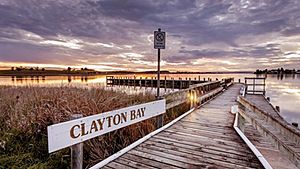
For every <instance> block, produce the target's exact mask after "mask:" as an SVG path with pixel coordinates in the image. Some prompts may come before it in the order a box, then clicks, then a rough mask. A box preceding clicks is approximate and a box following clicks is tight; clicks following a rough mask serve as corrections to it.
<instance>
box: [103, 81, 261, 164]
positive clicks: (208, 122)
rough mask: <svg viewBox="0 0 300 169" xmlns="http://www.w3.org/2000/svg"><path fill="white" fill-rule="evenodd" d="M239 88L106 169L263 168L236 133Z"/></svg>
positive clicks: (187, 117)
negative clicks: (234, 107)
mask: <svg viewBox="0 0 300 169" xmlns="http://www.w3.org/2000/svg"><path fill="white" fill-rule="evenodd" d="M240 87H241V85H239V84H235V85H233V86H232V87H230V88H229V89H228V90H226V91H225V92H224V93H222V94H221V95H219V96H218V97H216V98H215V99H214V100H212V101H210V102H209V103H208V104H205V105H204V106H202V107H201V108H200V109H195V110H194V111H193V112H192V113H191V114H189V115H188V116H186V117H184V118H183V119H181V120H180V121H178V122H177V123H175V124H174V125H172V126H171V127H169V128H167V129H166V130H164V131H162V132H160V133H159V134H157V135H154V136H153V137H151V138H150V139H148V140H147V141H145V142H144V143H142V144H140V145H139V146H137V147H135V148H134V149H132V150H130V151H128V152H127V153H126V154H124V155H122V156H120V157H119V158H117V159H115V160H114V161H112V162H110V163H108V164H107V165H106V166H104V167H103V168H122V169H123V168H124V169H126V168H211V169H212V168H222V169H223V168H263V167H262V165H261V164H260V162H259V161H258V159H257V158H256V157H255V156H254V154H253V153H252V151H251V150H250V149H249V148H248V147H247V145H246V144H245V143H244V142H243V140H242V139H241V138H240V137H239V136H238V135H237V133H236V132H235V131H234V129H233V127H232V125H233V121H234V115H233V114H231V113H230V112H229V111H230V107H231V105H233V104H235V102H236V101H235V100H236V98H237V96H238V94H239V90H240Z"/></svg>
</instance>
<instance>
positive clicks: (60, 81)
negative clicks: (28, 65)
mask: <svg viewBox="0 0 300 169" xmlns="http://www.w3.org/2000/svg"><path fill="white" fill-rule="evenodd" d="M116 76H119V77H120V76H122V77H133V76H134V75H116ZM135 76H136V78H140V77H143V78H145V77H148V78H151V77H156V75H155V74H153V75H151V74H147V75H135ZM161 76H162V77H161V78H162V79H164V78H165V76H166V78H171V77H172V78H175V79H178V78H180V77H181V78H183V79H185V78H192V79H194V78H196V79H198V78H199V76H200V78H201V79H202V80H203V78H206V79H207V78H208V77H209V78H212V79H213V80H215V79H216V78H218V79H222V78H228V77H233V78H234V79H235V81H238V79H241V81H244V78H245V77H256V75H254V74H200V75H198V74H162V75H161ZM0 85H14V86H24V85H25V86H27V85H32V86H34V85H38V86H62V85H63V86H78V87H92V86H93V87H103V88H106V89H109V90H118V91H124V92H126V93H129V94H135V93H141V92H142V93H146V92H152V93H155V91H156V89H155V88H144V87H141V88H140V87H135V88H134V87H128V86H114V87H110V86H106V75H96V76H27V77H23V76H0ZM266 91H267V92H266V96H267V97H270V98H271V103H272V104H273V105H274V106H280V114H281V116H282V117H283V118H285V119H286V120H287V121H288V122H290V123H291V122H297V123H299V124H300V74H294V75H282V76H277V75H268V76H267V80H266ZM168 92H172V89H167V90H164V89H162V90H161V94H164V93H168Z"/></svg>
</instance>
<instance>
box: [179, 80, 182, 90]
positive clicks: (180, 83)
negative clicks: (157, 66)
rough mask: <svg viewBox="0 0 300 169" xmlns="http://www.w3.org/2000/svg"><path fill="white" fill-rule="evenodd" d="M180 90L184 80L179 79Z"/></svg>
mask: <svg viewBox="0 0 300 169" xmlns="http://www.w3.org/2000/svg"><path fill="white" fill-rule="evenodd" d="M179 80H180V81H179V89H182V80H181V78H179Z"/></svg>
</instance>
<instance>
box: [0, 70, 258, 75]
mask: <svg viewBox="0 0 300 169" xmlns="http://www.w3.org/2000/svg"><path fill="white" fill-rule="evenodd" d="M116 74H157V72H156V71H145V72H131V71H108V72H98V71H92V72H80V71H74V72H73V71H71V72H68V71H59V70H47V71H11V70H0V76H96V75H116ZM161 74H254V72H251V71H240V72H169V71H161Z"/></svg>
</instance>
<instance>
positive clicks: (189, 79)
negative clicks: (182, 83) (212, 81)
mask: <svg viewBox="0 0 300 169" xmlns="http://www.w3.org/2000/svg"><path fill="white" fill-rule="evenodd" d="M190 85H191V78H189V85H188V87H190Z"/></svg>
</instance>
